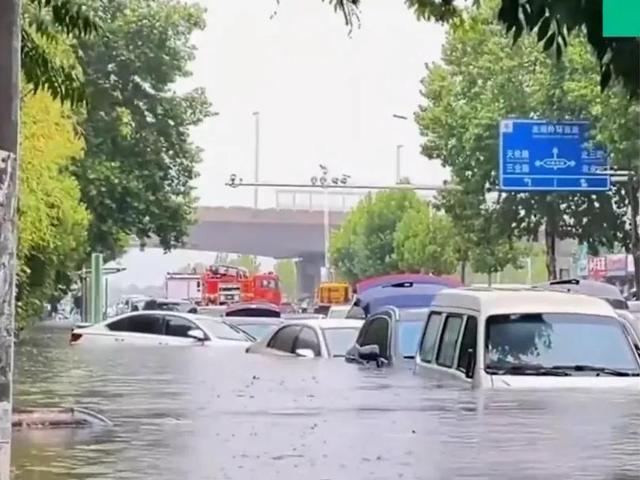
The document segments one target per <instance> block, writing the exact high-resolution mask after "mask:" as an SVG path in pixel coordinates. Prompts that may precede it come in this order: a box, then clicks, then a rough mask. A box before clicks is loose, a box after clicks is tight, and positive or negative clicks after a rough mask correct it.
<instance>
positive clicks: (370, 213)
mask: <svg viewBox="0 0 640 480" xmlns="http://www.w3.org/2000/svg"><path fill="white" fill-rule="evenodd" d="M423 203H424V202H423V200H421V199H420V198H419V197H418V196H417V195H416V194H415V192H412V191H410V190H392V191H383V192H379V193H377V194H375V195H367V196H366V197H365V198H364V199H362V200H361V201H360V203H358V205H357V206H356V208H355V209H353V210H352V211H351V212H350V213H349V216H348V217H347V219H346V221H345V223H344V224H343V225H342V227H341V228H340V229H339V230H338V231H336V232H335V233H334V234H333V236H332V238H331V242H330V255H331V261H332V263H333V265H334V267H336V269H337V270H338V271H339V272H340V274H341V275H342V276H343V277H344V278H345V279H346V280H347V281H350V282H353V281H355V280H357V279H359V278H364V277H369V276H373V275H382V274H385V273H391V272H395V271H398V269H399V265H398V258H397V256H396V251H395V232H396V228H397V226H398V224H399V223H400V222H401V221H402V217H403V215H404V214H406V212H408V211H410V210H412V209H415V208H419V207H420V205H422V204H423Z"/></svg>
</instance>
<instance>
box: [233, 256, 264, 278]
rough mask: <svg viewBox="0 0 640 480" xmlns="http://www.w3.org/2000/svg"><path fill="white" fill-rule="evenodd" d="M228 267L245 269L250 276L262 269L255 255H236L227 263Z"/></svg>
mask: <svg viewBox="0 0 640 480" xmlns="http://www.w3.org/2000/svg"><path fill="white" fill-rule="evenodd" d="M229 265H233V266H236V267H242V268H246V269H247V270H248V271H249V273H250V274H255V273H259V272H260V268H261V267H262V265H261V264H260V261H259V260H258V257H256V256H255V255H238V256H237V257H236V258H234V259H232V260H230V261H229Z"/></svg>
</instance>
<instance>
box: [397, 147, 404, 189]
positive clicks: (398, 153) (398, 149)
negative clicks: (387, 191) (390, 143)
mask: <svg viewBox="0 0 640 480" xmlns="http://www.w3.org/2000/svg"><path fill="white" fill-rule="evenodd" d="M403 146H404V145H396V183H400V180H402V177H401V176H400V169H401V168H402V167H401V165H402V164H401V161H402V147H403Z"/></svg>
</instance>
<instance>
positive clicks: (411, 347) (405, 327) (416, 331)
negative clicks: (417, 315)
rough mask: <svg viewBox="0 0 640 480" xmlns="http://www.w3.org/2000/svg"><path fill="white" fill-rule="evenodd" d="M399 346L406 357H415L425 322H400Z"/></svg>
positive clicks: (401, 353)
mask: <svg viewBox="0 0 640 480" xmlns="http://www.w3.org/2000/svg"><path fill="white" fill-rule="evenodd" d="M397 325H398V347H399V349H400V355H401V356H402V357H404V358H415V356H416V352H417V351H418V344H419V343H420V334H421V333H422V325H423V322H421V321H417V322H415V321H414V322H407V321H403V322H398V323H397Z"/></svg>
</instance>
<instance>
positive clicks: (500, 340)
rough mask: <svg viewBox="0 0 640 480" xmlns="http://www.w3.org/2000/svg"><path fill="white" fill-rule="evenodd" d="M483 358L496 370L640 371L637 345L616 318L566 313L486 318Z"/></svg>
mask: <svg viewBox="0 0 640 480" xmlns="http://www.w3.org/2000/svg"><path fill="white" fill-rule="evenodd" d="M485 362H486V365H485V367H486V368H487V369H492V370H497V371H500V370H501V371H505V369H508V370H513V367H522V366H524V367H544V368H558V369H561V367H563V366H567V367H571V366H574V367H575V366H579V367H585V366H586V367H601V368H609V369H615V370H622V371H626V372H638V371H639V368H638V362H637V359H636V356H635V353H634V351H633V347H632V345H631V343H630V342H629V339H628V337H627V335H626V333H625V331H624V329H623V327H622V325H621V324H620V321H619V320H618V319H616V318H613V317H611V318H610V317H603V316H596V315H581V314H565V313H562V314H539V313H536V314H524V315H522V314H518V315H493V316H490V317H488V318H487V323H486V361H485ZM577 370H583V371H592V372H593V374H596V373H597V372H595V371H593V370H590V369H584V368H578V369H577Z"/></svg>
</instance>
